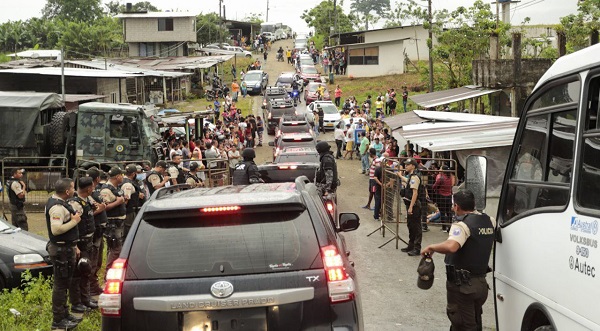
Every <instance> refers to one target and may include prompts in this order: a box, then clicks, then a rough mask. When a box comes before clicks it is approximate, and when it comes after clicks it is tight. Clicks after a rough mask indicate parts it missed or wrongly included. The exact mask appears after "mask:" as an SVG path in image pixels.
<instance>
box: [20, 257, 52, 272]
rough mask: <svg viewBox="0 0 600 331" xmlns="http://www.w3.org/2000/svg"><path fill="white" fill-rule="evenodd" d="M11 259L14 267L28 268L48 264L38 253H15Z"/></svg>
mask: <svg viewBox="0 0 600 331" xmlns="http://www.w3.org/2000/svg"><path fill="white" fill-rule="evenodd" d="M13 261H14V262H15V268H16V269H29V268H33V267H41V266H47V265H48V264H47V263H46V261H44V258H43V257H42V256H41V255H40V254H21V255H15V256H14V257H13Z"/></svg>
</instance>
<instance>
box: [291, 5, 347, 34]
mask: <svg viewBox="0 0 600 331" xmlns="http://www.w3.org/2000/svg"><path fill="white" fill-rule="evenodd" d="M332 15H334V16H333V17H335V16H337V27H338V31H334V32H339V33H344V32H351V31H354V30H355V29H354V27H355V25H356V23H358V20H357V17H356V16H355V15H354V14H348V15H346V14H344V11H343V9H342V7H341V6H340V5H336V8H335V12H333V3H331V2H330V1H327V0H324V1H321V3H319V4H318V5H316V6H315V7H313V8H311V9H307V10H304V12H303V13H302V15H301V16H300V18H302V19H303V20H304V21H305V22H306V24H307V25H308V26H310V27H312V28H314V29H315V34H317V35H322V36H323V37H324V38H327V37H329V35H330V34H331V27H333V19H332Z"/></svg>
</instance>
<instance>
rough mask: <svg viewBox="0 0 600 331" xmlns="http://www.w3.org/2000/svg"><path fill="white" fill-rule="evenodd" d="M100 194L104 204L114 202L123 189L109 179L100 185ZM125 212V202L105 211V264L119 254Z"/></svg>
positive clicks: (111, 261)
mask: <svg viewBox="0 0 600 331" xmlns="http://www.w3.org/2000/svg"><path fill="white" fill-rule="evenodd" d="M100 195H101V196H102V201H104V202H105V203H106V204H110V203H113V202H115V201H116V200H117V199H118V198H119V197H124V195H123V190H121V189H120V188H117V187H115V186H114V185H113V184H112V183H111V182H110V181H109V182H107V183H106V184H104V185H103V186H102V190H101V191H100ZM126 214H127V208H126V206H125V203H122V204H120V205H118V206H116V207H114V208H112V209H110V210H107V211H106V216H107V218H108V224H107V226H106V230H105V232H104V237H105V238H106V245H107V247H108V255H107V257H106V265H107V266H110V265H111V264H112V263H113V262H114V261H115V260H116V259H117V258H118V257H119V255H120V254H121V248H122V245H123V234H124V231H125V218H126V217H127V216H126Z"/></svg>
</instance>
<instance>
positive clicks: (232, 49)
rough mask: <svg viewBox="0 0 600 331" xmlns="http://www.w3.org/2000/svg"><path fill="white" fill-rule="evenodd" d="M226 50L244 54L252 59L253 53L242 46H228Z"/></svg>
mask: <svg viewBox="0 0 600 331" xmlns="http://www.w3.org/2000/svg"><path fill="white" fill-rule="evenodd" d="M224 49H225V50H228V51H232V52H236V53H240V54H243V55H244V56H245V57H252V52H249V51H247V50H245V49H243V48H241V47H240V46H227V47H225V48H224Z"/></svg>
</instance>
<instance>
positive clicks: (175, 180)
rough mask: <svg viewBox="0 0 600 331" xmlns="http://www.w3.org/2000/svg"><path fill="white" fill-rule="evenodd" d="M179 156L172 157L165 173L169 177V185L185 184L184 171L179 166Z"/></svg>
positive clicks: (181, 166) (180, 165)
mask: <svg viewBox="0 0 600 331" xmlns="http://www.w3.org/2000/svg"><path fill="white" fill-rule="evenodd" d="M181 157H182V156H181V155H179V154H175V155H173V160H172V161H171V166H170V167H169V168H168V169H167V173H168V174H169V176H170V177H171V185H177V184H184V183H185V172H186V171H185V169H184V168H183V165H182V164H181Z"/></svg>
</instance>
